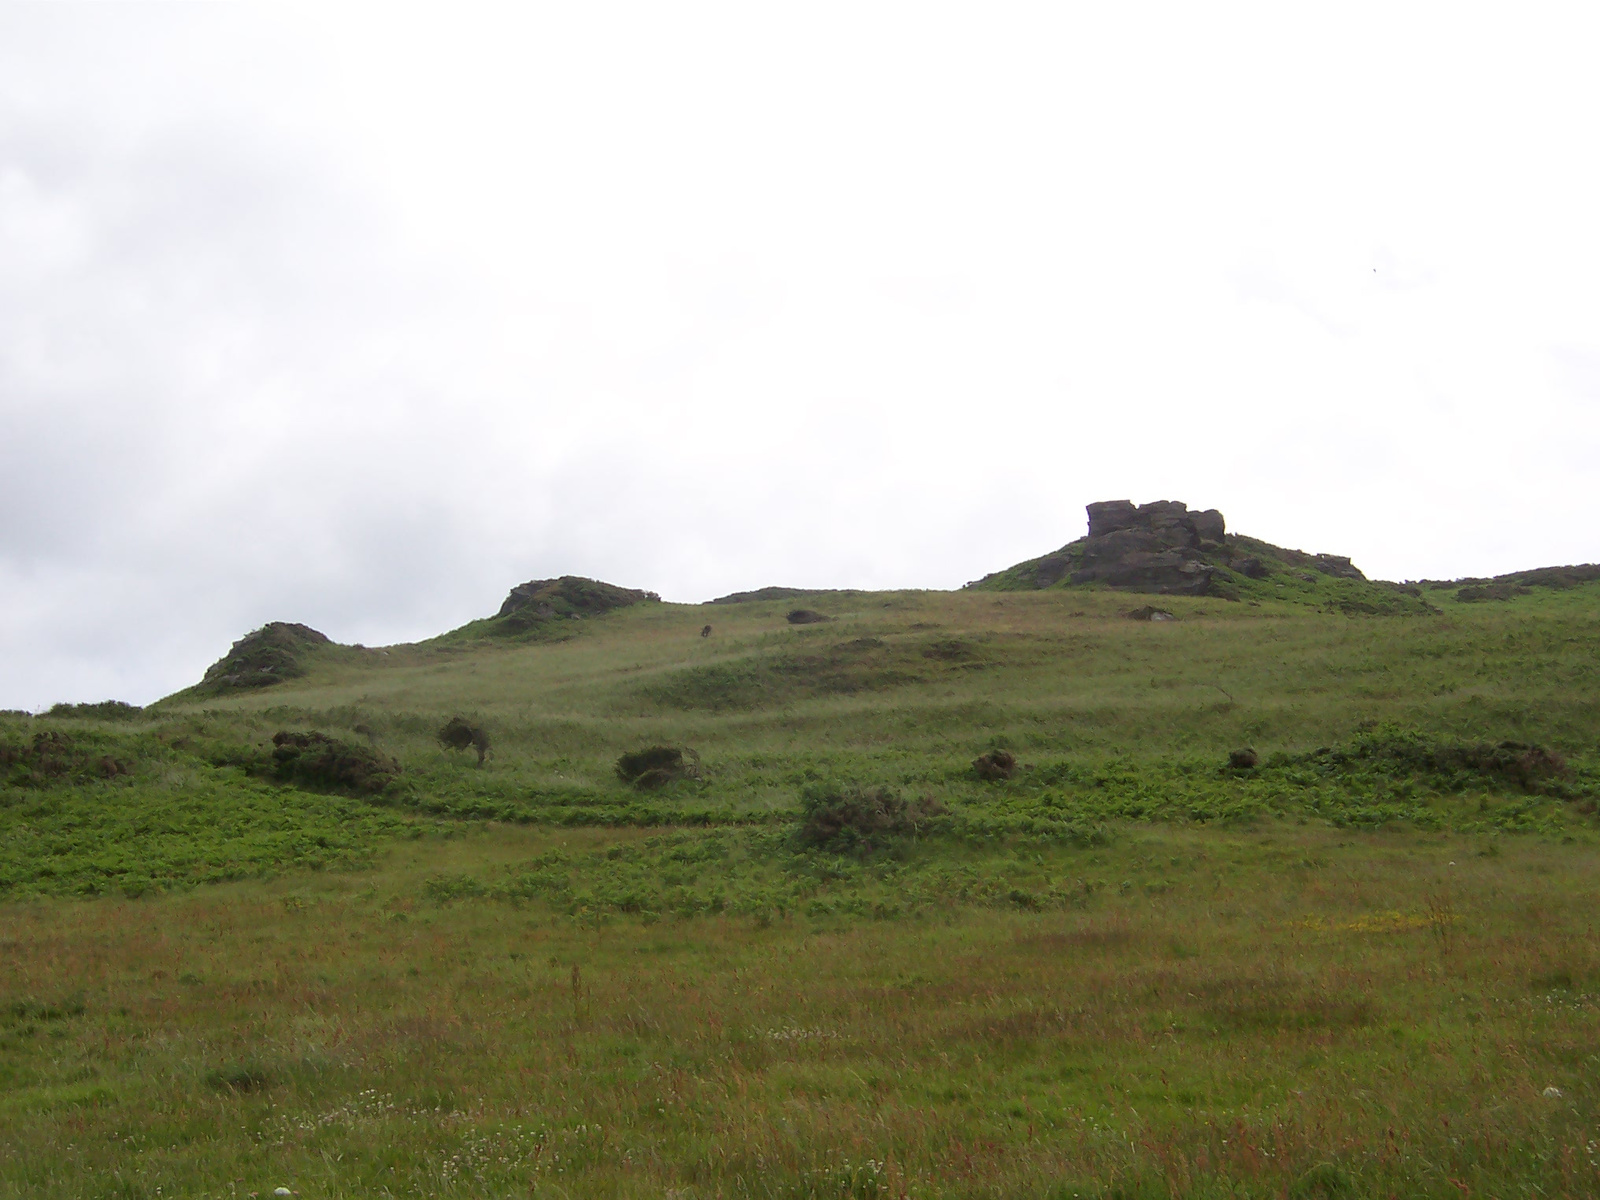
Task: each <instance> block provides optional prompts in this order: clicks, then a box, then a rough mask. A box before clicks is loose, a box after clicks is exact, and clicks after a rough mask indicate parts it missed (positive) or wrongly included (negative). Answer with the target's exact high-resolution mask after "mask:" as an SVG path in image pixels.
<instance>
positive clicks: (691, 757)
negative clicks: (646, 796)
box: [616, 746, 700, 791]
mask: <svg viewBox="0 0 1600 1200" xmlns="http://www.w3.org/2000/svg"><path fill="white" fill-rule="evenodd" d="M616 770H617V778H618V779H620V780H622V782H623V783H629V784H632V785H633V786H634V787H636V788H639V789H640V790H641V791H649V790H650V789H652V788H658V787H663V786H665V785H666V784H669V783H672V782H673V781H675V780H678V779H693V778H697V777H698V776H699V774H700V756H699V755H698V754H696V753H695V752H694V751H693V750H688V751H685V750H680V749H679V748H678V747H676V746H646V747H645V748H644V749H643V750H635V751H633V752H632V753H631V754H624V755H622V756H621V757H620V758H618V759H617V767H616Z"/></svg>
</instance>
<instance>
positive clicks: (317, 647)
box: [189, 575, 661, 695]
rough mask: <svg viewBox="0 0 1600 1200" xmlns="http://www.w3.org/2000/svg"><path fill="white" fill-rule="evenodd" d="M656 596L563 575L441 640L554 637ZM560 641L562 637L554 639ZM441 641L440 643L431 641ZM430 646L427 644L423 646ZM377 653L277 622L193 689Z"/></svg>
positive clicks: (234, 684) (220, 689)
mask: <svg viewBox="0 0 1600 1200" xmlns="http://www.w3.org/2000/svg"><path fill="white" fill-rule="evenodd" d="M660 599H661V597H660V596H658V595H657V594H656V593H655V592H645V591H639V590H637V589H635V588H625V587H618V586H617V585H616V584H613V583H603V582H601V581H600V580H598V579H584V578H582V577H581V576H578V575H563V576H561V577H560V578H559V579H533V580H530V581H528V582H527V583H522V584H518V585H517V586H516V587H514V588H512V589H511V594H510V595H508V596H507V597H506V599H505V603H503V604H502V605H501V606H500V611H499V612H498V613H496V614H495V615H494V616H492V617H488V618H485V619H482V620H477V621H472V622H470V623H468V624H467V625H465V626H463V627H462V628H460V629H457V630H454V631H453V632H451V633H446V634H442V635H441V638H448V639H452V640H459V639H460V638H463V637H465V638H468V639H471V638H477V637H511V636H515V635H527V636H532V637H535V638H537V637H540V636H545V635H552V631H553V630H555V629H556V628H558V627H559V626H558V622H562V621H565V620H570V619H575V618H583V617H598V616H602V615H604V614H605V613H608V612H611V611H612V610H614V609H618V608H626V607H627V606H629V605H631V604H640V603H644V602H646V601H659V600H660ZM554 636H559V635H554ZM431 640H432V641H439V640H440V639H439V638H435V639H431ZM423 644H424V645H426V644H427V643H423ZM368 653H374V652H372V651H368V650H367V649H366V648H365V647H363V646H345V645H341V644H340V643H338V642H335V641H333V640H332V639H331V638H329V637H328V636H327V635H326V634H324V633H319V632H318V631H317V630H315V629H312V628H311V627H310V626H309V625H299V624H295V623H293V622H289V621H272V622H269V623H268V624H266V625H263V626H262V627H261V628H260V629H257V630H255V631H253V632H251V633H247V634H246V635H245V636H244V637H242V638H240V639H239V640H238V641H237V642H235V643H234V644H233V647H232V648H231V649H230V650H229V651H228V653H227V654H226V655H224V656H223V657H222V658H221V659H219V660H218V661H217V662H215V663H213V664H212V665H211V667H210V668H209V669H208V670H207V671H206V674H205V678H204V679H202V680H201V681H200V683H199V684H197V685H196V686H195V687H194V688H192V689H189V690H190V692H192V693H193V694H196V695H218V694H221V693H224V692H235V691H248V690H255V689H258V688H264V687H271V686H272V685H273V684H277V683H282V682H283V681H284V680H286V679H295V678H298V677H299V676H302V675H304V674H305V673H306V670H307V668H308V666H309V664H310V662H311V660H312V659H314V658H315V659H328V658H333V659H338V658H340V657H341V656H345V655H351V654H357V655H359V654H368Z"/></svg>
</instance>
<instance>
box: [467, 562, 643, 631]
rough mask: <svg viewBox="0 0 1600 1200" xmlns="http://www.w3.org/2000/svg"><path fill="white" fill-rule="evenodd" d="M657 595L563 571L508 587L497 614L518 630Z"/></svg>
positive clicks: (591, 614) (589, 614) (598, 613)
mask: <svg viewBox="0 0 1600 1200" xmlns="http://www.w3.org/2000/svg"><path fill="white" fill-rule="evenodd" d="M660 599H661V597H660V596H658V595H657V594H656V593H655V592H644V591H640V590H638V589H637V588H625V587H618V586H617V585H616V584H614V583H602V582H601V581H600V580H598V579H584V578H583V577H581V576H578V575H563V576H561V578H559V579H531V580H529V581H528V582H527V583H519V584H518V585H517V586H516V587H514V588H512V589H511V594H510V595H509V596H507V597H506V599H505V603H504V604H502V605H501V606H500V611H499V613H498V614H496V615H497V616H499V617H500V618H502V619H503V620H504V621H505V623H506V626H507V628H508V629H510V630H512V631H513V632H520V631H522V630H525V629H529V628H531V627H532V626H534V625H537V624H540V623H542V622H544V621H552V620H556V619H558V618H561V617H568V618H572V617H580V618H581V617H598V616H601V615H602V614H604V613H608V612H611V611H612V610H613V609H618V608H627V607H628V606H629V605H632V604H643V603H645V602H647V601H659V600H660Z"/></svg>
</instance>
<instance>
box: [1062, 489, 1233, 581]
mask: <svg viewBox="0 0 1600 1200" xmlns="http://www.w3.org/2000/svg"><path fill="white" fill-rule="evenodd" d="M1226 532H1227V525H1226V523H1225V522H1224V521H1223V519H1222V514H1221V513H1220V512H1218V511H1217V510H1216V509H1214V508H1213V509H1207V510H1206V511H1204V512H1190V511H1189V506H1188V505H1186V504H1183V503H1182V502H1180V501H1177V500H1155V501H1152V502H1151V503H1149V504H1141V505H1138V506H1137V507H1135V506H1134V505H1133V504H1132V503H1131V502H1130V501H1127V500H1105V501H1101V502H1099V503H1097V504H1091V505H1089V536H1088V538H1087V539H1086V540H1085V541H1084V542H1083V544H1082V549H1081V551H1080V553H1079V555H1078V564H1079V565H1078V568H1077V569H1076V570H1075V571H1073V572H1072V582H1073V583H1097V582H1098V583H1105V584H1108V585H1110V586H1111V587H1114V588H1119V589H1122V590H1124V591H1130V592H1155V593H1157V594H1160V595H1182V596H1201V595H1204V594H1205V593H1206V592H1207V591H1208V590H1209V589H1210V587H1211V576H1212V574H1213V573H1214V572H1215V570H1216V566H1215V564H1213V563H1211V562H1209V561H1207V559H1206V557H1205V555H1204V553H1203V552H1204V551H1205V550H1212V549H1220V546H1221V541H1222V538H1223V537H1224V536H1225V535H1226Z"/></svg>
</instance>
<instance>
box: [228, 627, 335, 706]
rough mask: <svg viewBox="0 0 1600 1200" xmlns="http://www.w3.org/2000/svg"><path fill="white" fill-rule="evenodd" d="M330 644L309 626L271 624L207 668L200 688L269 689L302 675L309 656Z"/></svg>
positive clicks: (238, 643) (244, 639)
mask: <svg viewBox="0 0 1600 1200" xmlns="http://www.w3.org/2000/svg"><path fill="white" fill-rule="evenodd" d="M330 644H331V643H330V642H329V640H328V636H327V635H326V634H323V633H318V632H317V631H316V630H315V629H313V628H311V626H309V625H300V624H297V623H294V622H291V621H272V622H269V623H268V624H266V625H263V626H262V627H261V628H260V629H257V630H255V631H254V632H252V633H247V634H245V635H244V637H242V638H240V639H239V640H238V641H237V642H235V643H234V644H233V646H232V648H231V649H230V650H229V651H228V653H227V655H226V656H225V657H223V658H221V659H219V660H218V661H217V662H214V663H212V664H211V667H210V669H208V670H207V671H206V675H205V678H204V679H203V680H202V681H201V683H200V687H201V688H202V689H203V690H205V691H207V692H228V691H238V690H241V689H247V688H259V687H270V686H271V685H272V684H275V683H281V682H283V681H284V680H285V679H294V678H296V677H298V676H301V675H304V674H305V673H306V671H305V659H306V656H307V654H308V653H309V652H311V651H314V650H316V649H317V648H318V647H320V646H327V645H330Z"/></svg>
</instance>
